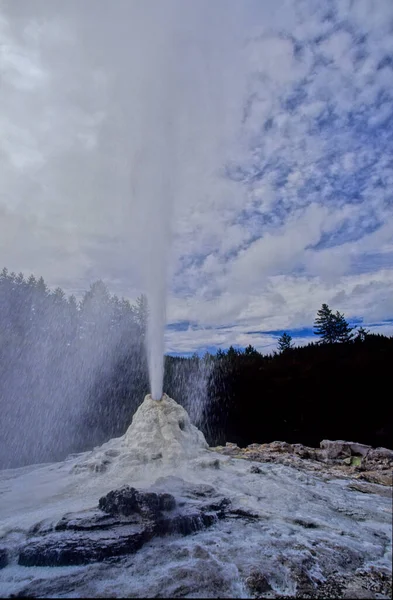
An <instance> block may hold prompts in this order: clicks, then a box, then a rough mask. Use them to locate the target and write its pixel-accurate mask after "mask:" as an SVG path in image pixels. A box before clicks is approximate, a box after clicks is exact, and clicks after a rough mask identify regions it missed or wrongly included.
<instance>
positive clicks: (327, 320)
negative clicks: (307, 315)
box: [314, 304, 352, 344]
mask: <svg viewBox="0 0 393 600" xmlns="http://www.w3.org/2000/svg"><path fill="white" fill-rule="evenodd" d="M351 331H352V327H350V326H349V325H348V323H347V321H346V320H345V317H344V315H343V314H342V313H340V312H339V311H338V310H337V311H336V313H335V314H334V313H333V312H332V311H331V309H330V308H329V307H328V305H327V304H322V307H321V308H320V309H319V311H318V312H317V317H316V319H315V322H314V333H315V335H320V336H321V337H322V340H321V342H322V343H328V344H333V343H335V342H349V341H350V340H351V339H352V334H351Z"/></svg>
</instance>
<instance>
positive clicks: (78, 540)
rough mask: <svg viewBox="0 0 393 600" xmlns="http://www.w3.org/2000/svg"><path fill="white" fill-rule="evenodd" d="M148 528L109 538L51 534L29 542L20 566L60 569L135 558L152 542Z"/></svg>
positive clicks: (133, 528) (129, 529)
mask: <svg viewBox="0 0 393 600" xmlns="http://www.w3.org/2000/svg"><path fill="white" fill-rule="evenodd" d="M150 537H151V535H150V532H149V531H148V529H147V528H146V527H141V526H139V525H131V526H128V527H125V528H122V529H121V530H119V529H118V528H115V529H112V530H111V531H110V534H109V535H103V532H99V534H98V535H97V534H96V535H94V536H93V535H91V534H90V535H89V536H88V535H86V534H85V533H83V534H77V533H73V534H70V533H68V534H66V535H65V534H61V533H59V534H57V535H56V534H50V535H47V536H44V537H43V538H35V539H33V540H31V541H30V542H28V543H27V544H26V546H25V547H24V548H22V550H21V551H20V553H19V560H18V563H19V564H20V565H22V566H24V567H60V566H70V565H83V564H87V563H91V562H97V561H103V560H105V559H106V558H111V557H114V556H121V555H122V554H133V553H134V552H136V551H137V550H139V549H140V548H141V547H142V546H143V544H144V543H145V542H147V541H148V540H149V539H150Z"/></svg>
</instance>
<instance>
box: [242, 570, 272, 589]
mask: <svg viewBox="0 0 393 600" xmlns="http://www.w3.org/2000/svg"><path fill="white" fill-rule="evenodd" d="M246 585H247V587H248V589H249V590H250V592H251V593H252V594H258V595H259V594H264V593H265V592H270V590H271V589H272V587H271V585H270V583H269V581H268V580H267V578H266V576H265V575H264V574H263V573H260V571H258V570H256V569H253V570H252V571H251V573H250V574H249V576H248V577H247V578H246Z"/></svg>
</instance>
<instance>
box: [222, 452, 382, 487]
mask: <svg viewBox="0 0 393 600" xmlns="http://www.w3.org/2000/svg"><path fill="white" fill-rule="evenodd" d="M212 449H213V450H215V451H216V452H220V453H221V454H224V455H226V456H232V457H234V458H243V459H246V460H252V461H258V462H275V463H280V464H283V465H287V466H292V467H295V468H297V469H301V470H303V471H309V472H319V473H321V475H322V476H323V477H324V478H326V479H329V478H333V477H344V478H347V477H351V478H353V479H358V480H359V481H360V482H363V481H367V482H369V483H376V484H380V485H384V486H390V487H392V485H393V450H389V449H388V448H372V447H371V446H367V445H365V444H358V443H356V442H347V441H343V440H335V441H331V440H323V441H322V442H321V444H320V448H310V447H308V446H303V445H302V444H288V443H287V442H272V443H270V444H251V445H250V446H247V447H246V448H239V447H238V446H237V445H236V444H231V443H227V444H226V445H225V446H217V447H216V448H212ZM353 485H356V484H355V483H354V484H353ZM358 489H360V490H366V489H369V490H372V489H377V488H372V486H365V485H362V486H360V487H358Z"/></svg>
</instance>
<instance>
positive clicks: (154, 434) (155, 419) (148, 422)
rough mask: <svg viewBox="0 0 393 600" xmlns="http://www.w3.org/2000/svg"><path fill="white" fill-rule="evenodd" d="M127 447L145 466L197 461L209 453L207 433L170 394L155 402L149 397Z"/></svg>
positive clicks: (131, 428) (126, 439) (126, 441)
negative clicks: (207, 451) (194, 459)
mask: <svg viewBox="0 0 393 600" xmlns="http://www.w3.org/2000/svg"><path fill="white" fill-rule="evenodd" d="M124 445H125V446H127V449H128V451H129V452H131V453H132V454H133V455H134V456H135V458H136V459H137V460H140V461H142V462H149V461H151V460H157V459H163V460H164V461H177V460H184V459H189V458H195V457H197V456H198V455H199V454H200V453H201V450H202V451H203V450H207V449H208V445H207V442H206V440H205V437H204V435H203V433H202V432H201V431H199V429H197V428H196V427H195V426H194V425H192V423H191V421H190V417H189V416H188V413H187V412H186V411H185V410H184V408H183V407H182V406H180V404H177V402H175V401H174V400H173V399H172V398H169V396H167V394H164V395H163V397H162V399H161V400H153V398H152V397H151V395H150V394H148V395H147V396H146V397H145V399H144V401H143V403H142V404H141V405H140V407H139V408H138V410H137V411H136V413H135V415H134V417H133V419H132V423H131V425H130V426H129V428H128V429H127V432H126V434H125V436H124Z"/></svg>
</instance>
